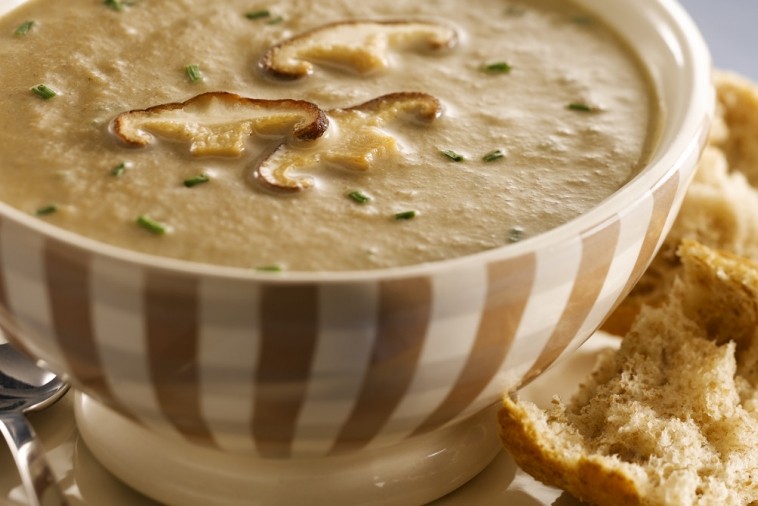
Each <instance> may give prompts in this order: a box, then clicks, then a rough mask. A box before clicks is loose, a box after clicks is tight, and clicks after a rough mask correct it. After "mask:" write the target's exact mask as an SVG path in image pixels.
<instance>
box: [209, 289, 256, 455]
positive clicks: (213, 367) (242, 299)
mask: <svg viewBox="0 0 758 506" xmlns="http://www.w3.org/2000/svg"><path fill="white" fill-rule="evenodd" d="M199 303H200V315H199V321H200V329H199V343H198V360H199V366H200V409H201V413H202V416H203V419H204V420H205V421H206V423H207V425H208V428H209V430H210V431H211V433H212V435H213V438H214V440H215V442H216V444H217V445H218V446H219V447H220V448H221V449H222V450H227V451H230V452H255V451H256V446H255V442H254V440H253V437H252V434H251V432H250V427H252V417H253V409H254V398H255V385H254V381H255V368H256V367H257V365H258V356H259V353H260V340H261V338H260V290H259V289H257V288H256V287H253V286H252V284H251V283H244V282H238V281H232V280H213V279H204V280H202V281H201V283H200V302H199Z"/></svg>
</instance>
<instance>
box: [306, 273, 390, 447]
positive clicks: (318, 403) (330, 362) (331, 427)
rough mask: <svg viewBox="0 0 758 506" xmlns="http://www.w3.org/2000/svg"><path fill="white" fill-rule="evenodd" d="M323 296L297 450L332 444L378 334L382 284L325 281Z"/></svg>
mask: <svg viewBox="0 0 758 506" xmlns="http://www.w3.org/2000/svg"><path fill="white" fill-rule="evenodd" d="M318 300H319V304H320V306H319V327H320V328H319V334H318V339H317V341H316V350H315V356H314V361H313V366H312V369H311V375H310V378H311V379H310V381H309V382H308V386H307V389H306V395H305V402H304V404H303V408H302V410H301V412H300V417H299V419H298V423H297V429H296V433H295V439H294V441H293V444H292V453H293V456H301V455H325V454H326V453H327V452H328V451H329V450H330V449H331V447H332V445H333V444H334V442H335V441H336V439H337V436H338V435H339V431H340V430H341V428H342V426H343V425H344V423H345V422H346V421H347V419H348V417H349V416H350V413H351V411H352V409H353V407H354V406H355V403H356V402H357V400H358V397H359V395H360V392H361V387H362V386H363V380H364V378H365V376H366V371H367V370H368V367H369V361H370V359H371V352H372V350H373V349H374V341H375V338H376V325H377V310H378V304H379V287H378V285H375V284H345V285H326V286H323V287H321V289H320V290H319V297H318Z"/></svg>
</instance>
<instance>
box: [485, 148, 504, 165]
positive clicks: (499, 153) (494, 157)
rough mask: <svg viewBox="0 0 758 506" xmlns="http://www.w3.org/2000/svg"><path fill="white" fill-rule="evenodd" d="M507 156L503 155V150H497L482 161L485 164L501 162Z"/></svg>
mask: <svg viewBox="0 0 758 506" xmlns="http://www.w3.org/2000/svg"><path fill="white" fill-rule="evenodd" d="M504 156H505V153H503V152H502V151H501V150H499V149H496V150H494V151H490V152H489V153H487V154H486V155H484V156H483V157H482V160H484V161H485V162H494V161H495V160H499V159H501V158H503V157H504Z"/></svg>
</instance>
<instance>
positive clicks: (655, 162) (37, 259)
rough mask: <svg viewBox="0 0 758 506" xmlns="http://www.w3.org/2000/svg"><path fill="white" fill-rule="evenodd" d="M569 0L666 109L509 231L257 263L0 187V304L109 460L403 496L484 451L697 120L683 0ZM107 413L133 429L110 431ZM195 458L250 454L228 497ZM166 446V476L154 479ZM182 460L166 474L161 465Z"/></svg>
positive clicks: (461, 468) (630, 271)
mask: <svg viewBox="0 0 758 506" xmlns="http://www.w3.org/2000/svg"><path fill="white" fill-rule="evenodd" d="M579 3H581V4H583V5H585V6H586V7H588V8H589V9H590V10H592V11H594V12H596V13H597V14H598V15H599V16H600V17H602V18H603V19H604V20H605V21H607V22H608V23H610V24H611V25H612V26H614V27H615V28H616V29H617V30H618V31H619V32H620V33H621V35H622V36H623V37H624V38H625V39H626V40H628V41H629V43H630V44H632V45H633V46H634V48H635V49H636V50H637V51H638V52H639V54H640V55H641V59H642V61H643V62H644V65H645V66H646V67H647V68H648V70H649V72H650V74H651V77H652V80H653V82H654V86H655V89H656V92H657V93H658V95H659V99H660V103H661V107H662V111H663V118H664V124H663V127H662V130H661V135H660V138H659V140H658V142H657V146H656V148H655V150H654V153H653V155H652V157H651V160H650V163H649V165H648V166H647V167H646V168H644V170H642V172H641V173H640V174H639V175H638V176H637V177H635V178H634V179H633V180H632V181H631V182H629V183H628V184H627V185H626V186H624V187H623V188H621V189H620V190H619V191H617V192H616V193H615V194H614V195H612V196H611V197H610V198H608V199H607V200H605V201H604V202H602V203H601V204H600V205H598V206H597V207H596V208H594V209H592V210H591V211H589V212H587V213H586V214H584V215H582V216H580V217H579V218H577V219H575V220H573V221H571V222H569V223H567V224H565V225H563V226H561V227H559V228H556V229H554V230H551V231H549V232H547V233H544V234H542V235H540V236H537V237H535V238H532V239H528V240H525V241H523V242H522V243H519V244H514V245H511V246H507V247H503V248H500V249H496V250H491V251H487V252H484V253H480V254H476V255H472V256H468V257H464V258H459V259H454V260H448V261H443V262H437V263H432V264H425V265H418V266H411V267H403V268H396V269H386V270H377V271H367V272H347V273H284V274H280V275H273V276H272V275H270V274H266V273H254V272H249V271H247V270H241V269H233V268H222V267H215V266H208V265H199V264H191V263H187V262H181V261H175V260H169V259H162V258H156V257H150V256H147V255H143V254H138V253H133V252H129V251H125V250H121V249H117V248H113V247H110V246H107V245H103V244H100V243H96V242H93V241H91V240H89V239H86V238H82V237H79V236H75V235H73V234H70V233H68V232H65V231H62V230H59V229H56V228H54V227H52V226H50V225H48V224H45V223H44V222H42V221H41V220H38V219H35V218H33V217H29V216H27V215H26V214H24V213H21V212H19V211H17V210H15V209H12V208H10V207H8V206H6V205H3V204H0V278H1V279H0V281H1V282H0V323H1V324H2V327H3V329H5V331H6V332H7V333H8V334H9V336H10V339H12V340H13V341H14V342H15V343H16V344H18V345H19V346H21V347H23V348H24V349H26V350H27V351H28V352H29V353H31V354H32V355H34V356H36V357H39V358H41V359H42V360H44V362H46V363H47V365H48V367H49V368H51V369H52V370H54V371H56V372H58V373H63V374H65V375H67V377H68V378H69V380H70V381H71V383H72V384H73V385H74V387H75V388H76V389H78V390H80V391H81V392H83V393H84V394H86V397H84V398H83V399H84V400H83V401H82V404H81V406H80V409H79V411H78V413H79V417H80V418H79V423H80V426H81V427H82V432H83V434H84V436H85V440H86V441H87V442H88V444H91V445H92V446H93V447H94V451H95V452H96V454H97V455H98V456H99V457H101V458H102V460H103V462H104V463H105V464H106V466H108V467H109V468H111V470H112V471H114V472H115V473H116V474H117V475H118V476H120V477H122V478H123V479H124V480H126V481H127V482H128V483H130V484H132V485H133V486H135V487H137V488H139V489H140V490H143V491H144V492H146V493H148V494H150V495H152V496H154V497H156V498H158V499H159V500H161V501H163V502H173V503H175V504H211V503H213V504H251V503H252V499H251V494H257V495H253V496H252V497H268V498H269V499H270V501H268V502H280V503H282V504H292V503H298V502H300V501H301V500H303V499H307V500H310V502H314V501H315V502H324V503H329V504H347V503H372V502H374V503H391V502H393V501H396V502H400V503H403V502H405V503H422V502H426V501H429V500H432V499H434V498H435V497H438V496H440V495H442V494H444V493H445V492H447V491H449V490H450V489H452V488H455V487H456V486H458V485H460V484H461V483H463V482H465V481H466V480H467V479H468V478H470V477H471V476H472V475H473V474H476V472H478V471H479V470H480V469H482V468H483V467H484V466H485V465H486V464H487V462H488V461H489V459H491V458H492V456H493V454H494V453H493V452H495V451H497V442H496V431H495V430H494V429H495V428H494V425H495V420H494V418H493V417H491V413H490V412H489V411H488V410H491V409H492V407H493V406H494V405H495V404H496V403H497V401H498V399H499V397H500V395H501V394H502V393H503V392H504V391H505V390H507V389H510V388H513V387H515V386H517V385H520V384H523V383H524V382H527V381H529V380H530V379H532V378H534V377H535V376H537V375H538V374H540V373H541V372H542V371H544V370H545V369H546V368H547V367H548V366H550V364H551V363H553V362H554V361H555V360H556V359H559V358H560V357H561V356H563V355H567V354H569V353H571V352H572V351H573V350H575V349H576V348H577V347H578V346H579V345H580V344H581V343H582V342H583V341H584V340H585V339H586V338H587V337H588V336H590V335H591V334H592V333H593V332H594V331H595V330H596V329H597V328H598V326H599V325H600V324H601V323H602V322H603V319H604V318H605V317H606V316H607V315H608V314H609V312H610V311H611V310H612V309H613V308H614V306H615V305H616V304H617V303H618V302H619V301H620V300H621V299H622V298H623V297H624V296H625V295H626V294H627V292H628V291H629V290H630V289H631V287H632V286H633V285H634V283H635V282H636V281H637V279H638V278H639V276H640V275H641V273H642V272H643V270H644V269H645V268H646V266H647V265H648V263H649V262H650V260H651V259H652V257H653V255H654V254H655V252H656V250H657V248H658V246H659V245H660V243H661V240H662V238H663V237H664V235H665V234H666V232H667V231H668V229H669V227H670V225H671V223H672V220H673V219H674V216H675V214H676V211H677V209H678V207H679V205H680V202H681V200H682V197H683V195H684V192H685V190H686V187H687V185H688V183H689V181H690V179H691V177H692V175H693V172H694V170H695V166H696V163H697V160H698V157H699V155H700V153H701V151H702V149H703V147H704V144H705V142H706V138H707V134H708V128H709V118H710V117H711V114H712V109H713V103H714V92H713V88H712V85H711V82H710V58H709V54H708V51H707V48H706V47H705V44H704V42H703V41H702V39H701V37H700V35H699V33H698V31H697V29H696V28H695V26H694V25H693V24H692V22H691V20H690V19H689V18H688V16H687V15H686V14H685V12H684V11H683V10H682V9H681V8H680V7H679V6H678V5H677V4H675V3H674V2H672V1H668V0H640V1H637V2H628V1H626V0H613V1H609V0H582V1H580V2H579ZM88 406H90V407H88ZM91 406H94V407H91ZM98 410H99V411H98ZM87 413H91V418H88V415H87ZM103 417H105V418H103ZM108 417H111V418H108ZM108 419H112V420H116V419H118V420H119V421H118V423H117V422H115V421H114V422H113V424H114V425H113V426H116V425H118V424H122V425H124V427H131V428H132V429H134V431H136V432H135V433H134V435H133V437H132V436H130V437H129V438H127V437H124V438H122V439H121V442H120V443H117V442H114V441H113V440H118V439H120V436H118V435H116V434H111V433H109V432H108V433H103V430H105V428H110V425H109V424H108V423H107V422H103V420H108ZM93 420H98V422H95V421H93ZM106 426H107V427H106ZM119 426H120V425H119ZM488 427H491V429H489V428H488ZM123 430H125V431H126V430H131V429H127V428H124V429H123ZM109 434H110V435H109ZM140 438H141V439H140ZM162 445H163V446H162ZM172 445H173V446H172ZM156 448H162V450H160V451H155V449H156ZM138 449H139V450H138ZM182 452H184V453H182ZM197 452H200V453H199V454H198V453H197ZM203 452H205V453H203ZM181 455H186V456H187V458H184V457H177V456H181ZM190 455H191V457H190ZM224 456H228V458H227V459H226V460H224ZM214 459H216V460H214ZM201 460H202V461H203V462H206V463H211V462H216V463H214V464H207V466H206V469H204V470H203V473H208V472H209V471H208V466H210V467H211V468H213V469H221V468H223V466H224V465H225V464H220V463H218V462H221V461H224V462H227V463H230V464H229V466H228V469H248V468H245V467H244V466H251V467H249V469H251V471H249V472H247V471H245V472H242V473H238V474H240V476H237V477H236V478H235V480H236V481H233V483H232V485H230V486H231V487H237V488H236V489H235V490H236V491H237V492H234V493H231V495H232V496H234V495H236V496H242V502H234V500H235V499H233V498H232V499H229V502H228V503H227V502H224V500H225V499H223V500H222V496H223V495H224V493H223V490H226V489H228V488H229V487H227V485H226V484H225V485H224V487H221V488H218V487H216V488H214V486H212V484H211V482H213V480H212V479H205V480H203V479H196V478H195V475H197V472H196V473H195V475H193V474H192V473H193V470H192V469H190V468H192V467H193V466H196V465H195V464H191V465H188V464H186V463H187V462H188V461H191V462H198V461H201ZM182 462H185V468H181V466H182ZM151 464H152V468H150V469H153V470H152V471H150V472H146V469H147V468H148V467H149V466H150V465H151ZM164 464H165V465H164ZM197 465H199V464H197ZM135 466H137V467H135ZM256 466H257V467H256ZM167 467H170V468H171V469H172V470H174V471H172V472H171V476H173V478H171V479H169V478H167V479H166V480H164V481H166V483H168V484H166V483H164V485H151V484H150V483H149V482H151V481H152V482H155V481H156V480H155V479H154V476H152V475H151V476H148V475H150V474H151V473H159V472H161V468H163V469H164V470H165V468H167ZM128 468H131V469H132V471H129V470H128ZM176 469H180V470H181V469H183V471H184V472H175V470H176ZM231 472H232V471H229V472H227V475H228V474H229V473H231ZM140 473H142V475H144V476H143V477H142V478H140V476H141V475H140ZM211 474H213V473H211ZM218 474H223V473H216V474H215V475H214V476H215V478H214V479H216V480H221V482H223V479H224V477H223V476H217V475H218ZM252 474H255V477H253V476H251V475H252ZM181 476H185V477H187V476H190V477H191V478H190V479H185V481H186V483H184V484H183V485H182V486H185V487H187V488H188V490H190V491H189V492H186V493H184V495H181V494H182V492H180V491H178V489H180V488H181V487H178V486H171V483H178V481H175V482H172V480H173V479H176V480H180V481H181V480H182V478H181ZM203 476H205V475H203ZM308 476H312V477H313V476H317V477H318V482H314V480H313V479H310V481H309V479H308V478H307V477H308ZM227 478H228V476H227ZM193 484H194V488H193ZM246 487H248V488H246ZM409 488H410V489H412V490H413V492H409ZM263 489H265V491H262V490H263ZM204 490H205V491H207V493H204ZM177 494H178V495H177ZM208 494H213V495H212V496H210V497H212V501H210V502H209V496H208ZM245 494H247V495H245ZM266 494H269V495H266ZM229 495H230V494H229V493H227V494H226V495H225V496H229ZM245 501H247V502H245ZM263 502H266V501H263Z"/></svg>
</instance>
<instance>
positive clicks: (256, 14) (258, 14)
mask: <svg viewBox="0 0 758 506" xmlns="http://www.w3.org/2000/svg"><path fill="white" fill-rule="evenodd" d="M245 17H246V18H247V19H253V20H255V19H263V18H270V17H271V12H270V11H269V10H268V9H261V10H258V11H251V12H248V13H246V14H245Z"/></svg>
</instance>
